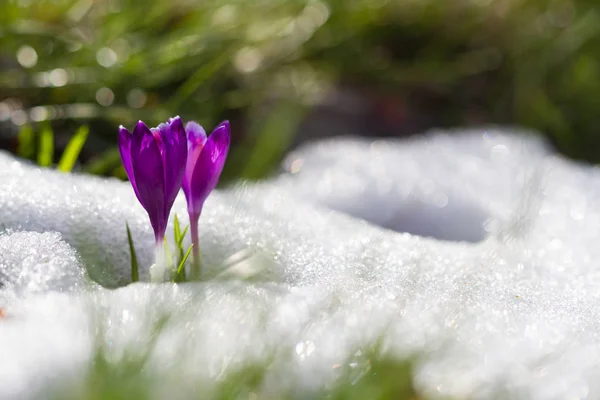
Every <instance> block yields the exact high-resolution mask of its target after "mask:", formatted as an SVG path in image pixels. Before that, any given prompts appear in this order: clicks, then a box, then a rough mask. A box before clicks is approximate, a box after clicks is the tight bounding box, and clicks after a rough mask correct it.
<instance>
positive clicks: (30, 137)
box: [17, 124, 35, 160]
mask: <svg viewBox="0 0 600 400" xmlns="http://www.w3.org/2000/svg"><path fill="white" fill-rule="evenodd" d="M18 137H19V147H18V148H17V154H18V155H19V156H20V157H23V158H26V159H28V160H32V159H33V158H34V157H35V132H34V131H33V128H32V127H31V125H29V124H27V125H23V126H22V127H21V129H19V136H18Z"/></svg>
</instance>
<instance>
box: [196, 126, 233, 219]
mask: <svg viewBox="0 0 600 400" xmlns="http://www.w3.org/2000/svg"><path fill="white" fill-rule="evenodd" d="M229 143H230V134H229V122H228V121H225V122H222V123H221V124H220V125H219V126H217V128H215V130H214V131H213V132H212V134H211V135H210V136H209V137H208V139H207V140H206V143H205V144H204V148H203V149H202V152H201V153H200V155H199V157H198V158H197V159H196V163H195V165H194V168H193V172H192V177H191V179H190V183H189V190H188V192H189V193H188V194H186V196H187V197H188V211H189V212H190V213H198V214H199V213H200V211H201V210H202V206H203V205H204V202H205V201H206V199H207V197H208V195H209V194H210V192H212V191H213V190H214V188H215V187H216V186H217V183H218V182H219V177H220V176H221V171H223V166H224V165H225V159H226V158H227V153H228V151H229Z"/></svg>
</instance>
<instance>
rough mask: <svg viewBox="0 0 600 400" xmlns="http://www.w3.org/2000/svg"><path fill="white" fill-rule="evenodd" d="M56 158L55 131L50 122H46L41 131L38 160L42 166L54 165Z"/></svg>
mask: <svg viewBox="0 0 600 400" xmlns="http://www.w3.org/2000/svg"><path fill="white" fill-rule="evenodd" d="M53 158H54V132H53V131H52V127H51V126H50V124H44V126H43V127H42V131H41V132H40V148H39V152H38V155H37V162H38V164H39V165H40V166H42V167H49V166H50V165H52V159H53Z"/></svg>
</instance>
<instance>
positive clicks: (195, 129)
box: [185, 121, 206, 146]
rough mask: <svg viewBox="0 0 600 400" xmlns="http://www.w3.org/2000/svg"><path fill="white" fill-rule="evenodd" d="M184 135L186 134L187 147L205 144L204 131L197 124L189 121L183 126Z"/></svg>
mask: <svg viewBox="0 0 600 400" xmlns="http://www.w3.org/2000/svg"><path fill="white" fill-rule="evenodd" d="M185 133H187V140H188V146H191V145H196V146H197V145H201V146H204V143H205V142H206V131H205V130H204V128H202V126H201V125H200V124H199V123H197V122H195V121H190V122H188V123H187V124H185Z"/></svg>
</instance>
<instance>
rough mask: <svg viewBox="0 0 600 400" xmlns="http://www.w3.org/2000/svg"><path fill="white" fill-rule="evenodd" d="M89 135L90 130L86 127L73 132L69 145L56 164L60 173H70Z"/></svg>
mask: <svg viewBox="0 0 600 400" xmlns="http://www.w3.org/2000/svg"><path fill="white" fill-rule="evenodd" d="M89 133H90V128H88V126H87V125H83V126H81V127H79V129H78V130H77V132H75V135H73V137H72V138H71V140H69V144H67V148H66V149H65V152H64V153H63V154H62V157H61V158H60V161H59V162H58V169H59V170H60V171H63V172H71V170H72V169H73V166H74V165H75V161H77V157H79V153H81V149H82V148H83V145H84V143H85V141H86V140H87V137H88V134H89Z"/></svg>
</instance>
